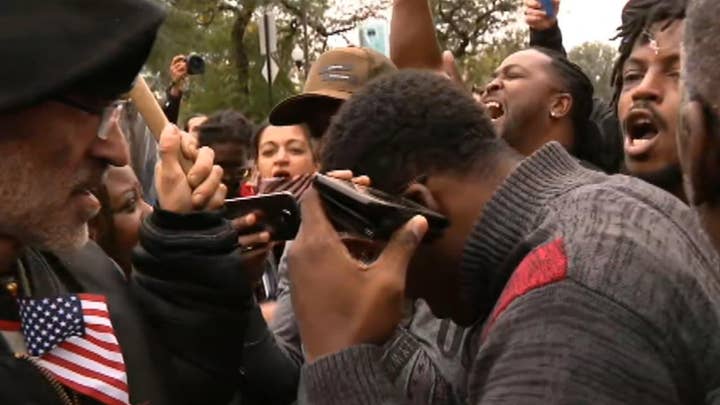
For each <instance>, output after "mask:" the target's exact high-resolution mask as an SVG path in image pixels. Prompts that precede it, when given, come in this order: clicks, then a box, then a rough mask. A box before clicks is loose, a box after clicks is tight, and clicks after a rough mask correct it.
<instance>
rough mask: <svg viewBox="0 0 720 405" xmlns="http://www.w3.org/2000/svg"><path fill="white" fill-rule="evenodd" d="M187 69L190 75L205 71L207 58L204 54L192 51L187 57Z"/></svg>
mask: <svg viewBox="0 0 720 405" xmlns="http://www.w3.org/2000/svg"><path fill="white" fill-rule="evenodd" d="M187 70H188V74H189V75H199V74H202V73H205V60H204V59H203V58H202V56H200V55H197V54H194V53H191V54H190V55H189V56H188V58H187Z"/></svg>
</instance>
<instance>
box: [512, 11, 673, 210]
mask: <svg viewBox="0 0 720 405" xmlns="http://www.w3.org/2000/svg"><path fill="white" fill-rule="evenodd" d="M526 5H527V7H528V11H526V14H527V15H528V17H527V18H526V19H527V20H528V24H529V25H530V27H531V43H532V44H536V45H542V46H548V47H552V48H553V49H556V50H558V51H560V52H564V48H563V46H562V35H561V33H560V29H559V28H558V25H557V20H556V19H554V18H552V19H551V18H545V19H543V18H539V17H537V15H536V14H537V13H538V12H537V11H536V10H534V8H537V7H540V6H539V3H538V2H537V1H535V0H527V1H526ZM528 13H530V14H528ZM539 13H541V14H544V13H543V12H539ZM684 13H685V0H630V1H628V3H627V4H626V5H625V7H624V8H623V12H622V25H621V26H620V27H619V28H618V34H617V36H616V38H617V39H620V40H621V42H620V47H619V51H620V57H619V59H618V61H617V62H616V64H615V67H614V69H613V77H612V81H613V85H614V87H615V93H614V96H613V100H612V102H611V106H610V107H609V108H604V103H601V104H598V105H596V108H595V111H596V113H595V114H594V115H597V112H598V111H606V113H605V114H604V116H605V118H604V119H603V120H601V121H602V122H604V123H611V122H612V123H614V122H617V121H619V124H620V125H619V126H620V130H621V133H622V138H623V141H624V142H623V144H624V155H625V159H624V160H625V165H624V166H625V170H626V172H627V174H630V175H632V176H635V177H639V178H641V179H643V180H645V181H647V182H649V183H651V184H654V185H655V186H658V187H660V188H662V189H664V190H666V191H668V192H670V193H672V194H674V195H675V196H677V197H679V198H681V199H685V194H684V191H683V187H682V175H681V171H680V164H679V162H678V157H677V148H676V143H675V127H676V124H677V111H678V107H679V103H680V93H679V88H678V79H679V77H680V41H681V39H682V27H683V19H684V18H685V14H684ZM551 21H552V23H551ZM609 114H612V115H615V116H614V117H612V116H610V115H609ZM601 127H602V128H603V132H604V133H606V134H607V133H608V131H613V130H614V129H613V128H612V124H611V125H604V124H601Z"/></svg>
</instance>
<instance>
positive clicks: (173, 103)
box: [162, 89, 183, 124]
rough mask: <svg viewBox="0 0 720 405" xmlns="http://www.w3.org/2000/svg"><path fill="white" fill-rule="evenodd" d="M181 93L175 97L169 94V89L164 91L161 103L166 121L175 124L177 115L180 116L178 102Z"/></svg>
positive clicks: (180, 98)
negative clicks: (163, 98) (163, 99)
mask: <svg viewBox="0 0 720 405" xmlns="http://www.w3.org/2000/svg"><path fill="white" fill-rule="evenodd" d="M182 97H183V96H182V93H180V95H179V96H177V97H175V96H173V95H172V94H170V90H169V89H168V91H167V92H166V98H165V103H164V104H163V107H162V109H163V112H164V113H165V116H166V117H167V119H168V121H170V122H172V123H173V124H177V121H178V117H179V116H180V102H182Z"/></svg>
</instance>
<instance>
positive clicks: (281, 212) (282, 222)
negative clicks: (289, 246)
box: [224, 192, 300, 242]
mask: <svg viewBox="0 0 720 405" xmlns="http://www.w3.org/2000/svg"><path fill="white" fill-rule="evenodd" d="M253 213H254V214H255V215H256V216H257V222H256V225H254V226H253V227H251V228H250V229H248V230H247V231H246V232H247V233H253V232H262V231H268V232H269V233H270V239H271V240H272V241H276V242H280V241H286V240H292V239H295V235H297V232H298V229H299V227H300V208H299V207H298V204H297V200H296V199H295V197H294V196H293V195H292V194H291V193H289V192H280V193H272V194H262V195H257V196H252V197H242V198H232V199H228V200H225V214H224V215H225V217H226V218H228V219H235V218H238V217H241V216H245V215H248V214H253Z"/></svg>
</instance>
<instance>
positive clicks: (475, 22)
mask: <svg viewBox="0 0 720 405" xmlns="http://www.w3.org/2000/svg"><path fill="white" fill-rule="evenodd" d="M430 4H431V6H432V10H433V13H434V15H435V25H436V27H437V32H438V40H439V41H440V45H441V46H442V47H443V49H447V50H450V51H452V53H453V55H455V57H456V58H464V57H465V55H475V54H477V53H479V52H481V51H483V50H485V49H486V48H487V47H488V46H490V47H492V46H493V45H494V44H495V42H496V40H497V39H496V38H494V34H495V33H497V32H499V31H501V30H503V29H505V28H506V27H508V26H509V25H511V24H512V23H513V22H514V21H515V19H516V18H515V17H516V12H517V10H518V9H519V8H520V6H521V5H522V0H430Z"/></svg>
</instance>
